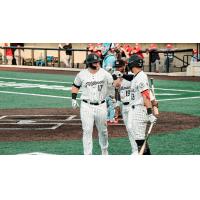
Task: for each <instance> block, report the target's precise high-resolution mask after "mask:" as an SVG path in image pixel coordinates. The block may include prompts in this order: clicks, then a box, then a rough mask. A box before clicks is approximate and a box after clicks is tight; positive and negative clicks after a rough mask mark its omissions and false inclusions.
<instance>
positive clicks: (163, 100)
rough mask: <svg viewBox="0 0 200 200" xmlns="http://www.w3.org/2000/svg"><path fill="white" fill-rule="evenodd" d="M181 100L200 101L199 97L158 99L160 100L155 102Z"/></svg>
mask: <svg viewBox="0 0 200 200" xmlns="http://www.w3.org/2000/svg"><path fill="white" fill-rule="evenodd" d="M182 99H200V96H197V97H183V98H174V99H160V100H157V101H178V100H182Z"/></svg>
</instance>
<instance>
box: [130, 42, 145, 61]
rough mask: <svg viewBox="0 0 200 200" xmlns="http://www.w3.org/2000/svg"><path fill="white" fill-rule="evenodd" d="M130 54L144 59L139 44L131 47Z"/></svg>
mask: <svg viewBox="0 0 200 200" xmlns="http://www.w3.org/2000/svg"><path fill="white" fill-rule="evenodd" d="M132 53H136V54H137V55H138V56H140V57H141V58H142V59H144V55H143V53H142V47H141V46H140V44H138V43H136V44H135V46H134V47H133V50H132Z"/></svg>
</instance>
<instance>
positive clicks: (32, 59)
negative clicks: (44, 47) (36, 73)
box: [31, 49, 35, 66]
mask: <svg viewBox="0 0 200 200" xmlns="http://www.w3.org/2000/svg"><path fill="white" fill-rule="evenodd" d="M31 62H32V66H34V64H35V63H34V49H31Z"/></svg>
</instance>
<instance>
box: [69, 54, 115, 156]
mask: <svg viewBox="0 0 200 200" xmlns="http://www.w3.org/2000/svg"><path fill="white" fill-rule="evenodd" d="M100 62H101V59H100V57H99V56H98V55H97V54H94V53H91V54H89V55H88V56H87V58H86V65H87V68H86V69H84V70H82V71H80V72H79V73H78V74H77V76H76V77H75V80H74V83H73V86H72V107H73V108H74V109H75V108H77V107H78V106H79V105H78V103H77V100H76V97H77V93H78V91H79V89H80V87H81V88H82V94H81V97H80V98H81V108H80V116H81V121H82V129H83V149H84V154H85V155H91V154H92V148H93V142H92V132H93V125H94V122H95V124H96V127H97V130H98V136H99V144H100V147H101V151H102V155H108V131H107V123H106V119H107V106H106V101H105V98H106V97H107V96H108V95H109V93H110V92H111V90H112V89H113V85H112V84H113V78H112V75H111V74H110V73H108V72H107V71H105V70H104V69H102V68H101V65H100Z"/></svg>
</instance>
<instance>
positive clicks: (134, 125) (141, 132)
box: [128, 105, 148, 140]
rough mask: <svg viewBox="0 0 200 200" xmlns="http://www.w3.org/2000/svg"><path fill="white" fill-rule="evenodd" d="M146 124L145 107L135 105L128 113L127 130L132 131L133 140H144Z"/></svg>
mask: <svg viewBox="0 0 200 200" xmlns="http://www.w3.org/2000/svg"><path fill="white" fill-rule="evenodd" d="M147 122H148V116H147V110H146V107H145V106H142V105H137V106H135V107H134V108H132V107H131V108H130V111H129V112H128V129H130V130H132V133H133V135H134V138H135V140H144V139H145V132H146V127H147Z"/></svg>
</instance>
